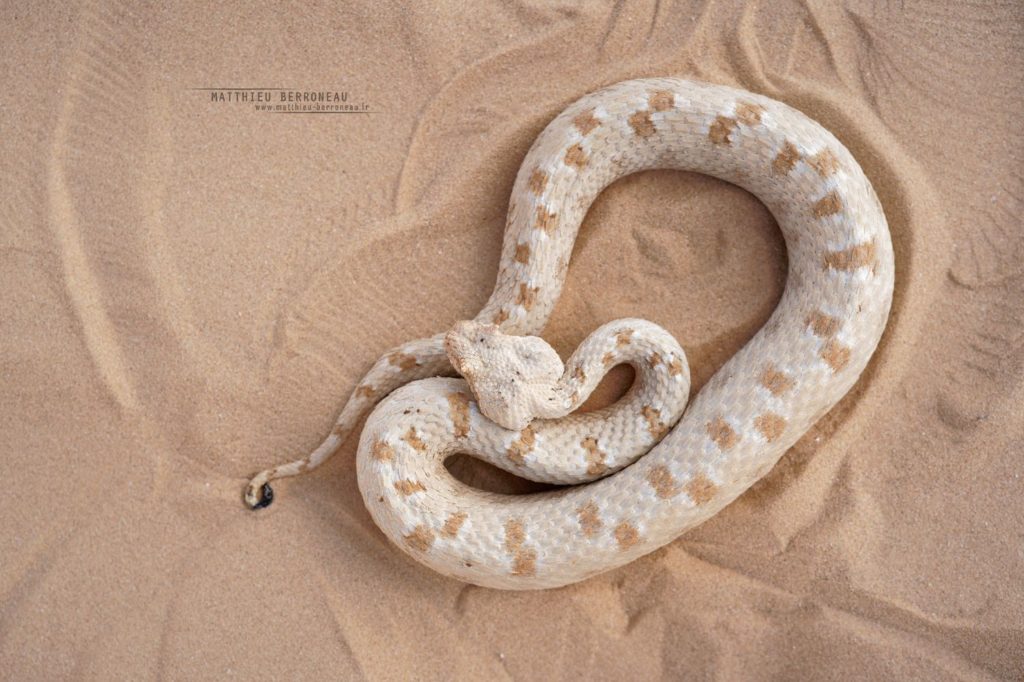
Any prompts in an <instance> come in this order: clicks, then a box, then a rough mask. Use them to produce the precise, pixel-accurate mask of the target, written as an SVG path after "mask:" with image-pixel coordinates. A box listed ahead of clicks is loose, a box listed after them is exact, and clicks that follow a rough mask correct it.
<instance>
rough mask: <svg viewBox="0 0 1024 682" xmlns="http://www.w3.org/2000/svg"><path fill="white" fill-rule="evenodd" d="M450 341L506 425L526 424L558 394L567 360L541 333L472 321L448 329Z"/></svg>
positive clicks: (457, 361)
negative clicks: (512, 330) (515, 333)
mask: <svg viewBox="0 0 1024 682" xmlns="http://www.w3.org/2000/svg"><path fill="white" fill-rule="evenodd" d="M444 347H445V352H446V353H448V359H449V360H450V361H451V363H452V366H453V367H454V368H455V371H457V372H458V373H459V374H461V375H462V376H463V377H464V378H465V379H466V381H467V382H469V387H470V389H471V390H472V391H473V393H474V395H475V396H476V399H477V404H478V405H479V406H480V411H481V412H482V413H483V414H484V416H485V417H487V418H488V419H490V420H491V421H493V422H495V423H497V424H498V425H500V426H502V427H504V428H506V429H515V430H519V429H523V428H525V427H526V426H527V424H529V423H530V422H531V421H532V420H533V419H535V418H536V417H538V416H542V415H546V414H547V413H548V412H549V411H550V406H551V403H552V402H554V401H556V399H557V391H556V386H557V384H558V380H559V379H560V378H561V376H562V374H563V373H564V372H565V366H564V365H563V364H562V359H561V358H559V357H558V353H556V352H555V349H554V348H552V347H551V346H549V345H548V344H547V342H546V341H544V339H541V338H540V337H537V336H511V335H508V334H503V333H502V332H501V331H499V330H498V327H497V326H495V325H493V324H481V323H479V322H468V321H467V322H459V323H458V324H456V325H455V326H454V327H453V328H452V330H451V331H449V332H448V334H447V335H446V336H445V340H444Z"/></svg>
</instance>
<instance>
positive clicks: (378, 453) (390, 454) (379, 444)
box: [370, 440, 395, 462]
mask: <svg viewBox="0 0 1024 682" xmlns="http://www.w3.org/2000/svg"><path fill="white" fill-rule="evenodd" d="M370 453H371V454H372V455H373V458H374V459H375V460H377V461H378V462H388V461H391V460H392V459H394V458H395V449H394V448H393V447H391V446H390V445H388V444H387V443H385V442H384V441H382V440H378V441H375V442H374V444H373V448H371V450H370Z"/></svg>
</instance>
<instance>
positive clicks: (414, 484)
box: [395, 480, 427, 497]
mask: <svg viewBox="0 0 1024 682" xmlns="http://www.w3.org/2000/svg"><path fill="white" fill-rule="evenodd" d="M426 489H427V486H425V485H423V484H422V483H420V482H419V481H410V480H404V481H395V490H397V491H398V494H399V495H401V496H402V497H408V496H409V495H412V494H413V493H419V492H423V491H424V490H426Z"/></svg>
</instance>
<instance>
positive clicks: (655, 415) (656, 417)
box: [641, 405, 668, 438]
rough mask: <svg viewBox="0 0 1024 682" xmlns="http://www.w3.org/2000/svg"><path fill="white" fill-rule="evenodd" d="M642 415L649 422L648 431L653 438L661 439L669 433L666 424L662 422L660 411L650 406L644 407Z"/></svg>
mask: <svg viewBox="0 0 1024 682" xmlns="http://www.w3.org/2000/svg"><path fill="white" fill-rule="evenodd" d="M641 414H643V416H644V419H646V420H647V430H648V431H650V432H651V435H652V436H654V437H655V438H661V437H662V436H664V435H665V433H666V432H668V426H666V425H665V422H663V421H661V413H660V412H658V410H656V409H654V408H653V407H651V406H650V405H644V406H643V409H642V410H641Z"/></svg>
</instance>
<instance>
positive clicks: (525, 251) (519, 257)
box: [513, 243, 530, 265]
mask: <svg viewBox="0 0 1024 682" xmlns="http://www.w3.org/2000/svg"><path fill="white" fill-rule="evenodd" d="M513 260H515V262H517V263H522V264H523V265H526V264H527V263H529V262H530V245H529V244H525V243H524V244H516V255H515V256H514V257H513Z"/></svg>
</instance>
